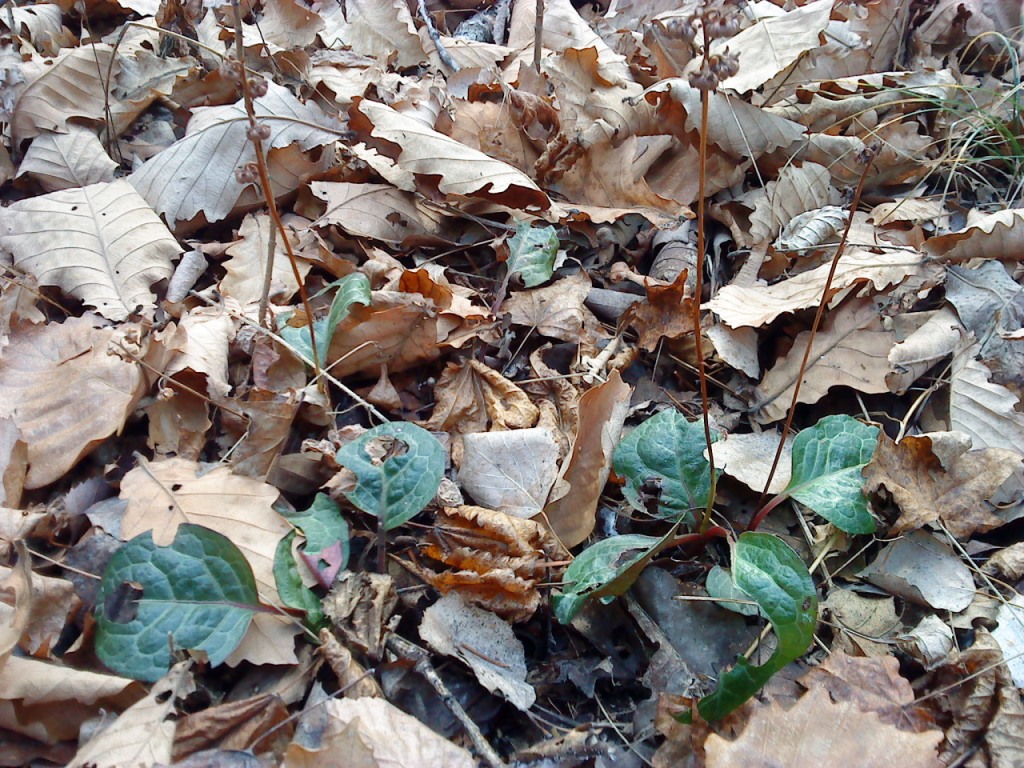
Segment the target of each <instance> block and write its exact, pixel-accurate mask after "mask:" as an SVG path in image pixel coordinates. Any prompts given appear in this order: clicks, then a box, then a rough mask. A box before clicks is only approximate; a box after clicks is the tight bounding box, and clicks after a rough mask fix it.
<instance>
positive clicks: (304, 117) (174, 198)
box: [129, 81, 338, 224]
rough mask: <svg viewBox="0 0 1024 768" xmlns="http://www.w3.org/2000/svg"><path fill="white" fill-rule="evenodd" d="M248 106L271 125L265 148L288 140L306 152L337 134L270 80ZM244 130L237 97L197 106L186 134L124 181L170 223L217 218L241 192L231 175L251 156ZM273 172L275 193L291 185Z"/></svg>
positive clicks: (292, 180) (280, 146)
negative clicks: (219, 103) (199, 216)
mask: <svg viewBox="0 0 1024 768" xmlns="http://www.w3.org/2000/svg"><path fill="white" fill-rule="evenodd" d="M253 108H254V110H255V112H256V117H257V119H258V120H259V121H260V122H262V123H263V124H265V125H267V126H269V128H270V131H271V134H270V138H269V139H267V140H266V141H265V142H263V146H264V148H265V149H267V150H269V149H284V148H286V147H289V146H291V145H293V144H296V145H298V147H299V148H301V149H303V150H310V149H313V148H314V147H322V146H326V145H328V144H331V143H333V142H334V141H335V140H336V139H337V138H338V134H337V131H336V130H335V129H336V127H337V126H336V123H335V121H334V120H332V119H330V118H328V117H327V116H325V115H324V113H323V112H321V111H320V109H319V108H318V107H316V106H314V105H312V104H304V103H302V102H300V101H299V100H298V99H296V98H295V96H293V95H292V93H291V91H289V90H288V89H287V88H285V87H283V86H280V85H277V84H275V83H274V82H272V81H271V82H270V83H269V86H268V90H267V94H266V96H263V97H261V98H259V99H256V100H255V102H254V104H253ZM247 129H248V121H247V119H246V112H245V107H244V105H243V104H242V102H240V101H239V102H236V103H235V104H229V105H225V106H221V107H199V108H196V109H195V110H193V115H192V119H191V120H189V122H188V127H187V129H186V131H185V137H184V138H183V139H181V140H180V141H178V142H177V143H175V144H174V145H173V146H171V147H168V148H167V149H166V150H164V151H163V152H161V153H160V154H158V155H157V156H156V157H153V158H151V159H150V160H148V161H146V163H145V164H144V165H143V166H142V167H141V168H139V169H138V170H137V171H135V173H133V174H132V175H131V176H130V177H129V180H130V181H131V183H132V185H133V186H134V187H135V188H136V189H137V190H138V191H139V193H140V194H141V195H142V196H143V197H145V198H146V200H147V201H149V204H150V205H152V206H153V208H154V210H156V211H157V212H158V213H160V214H162V215H163V216H165V217H166V218H167V220H168V222H170V223H172V224H173V223H174V222H176V221H188V220H191V219H192V218H194V217H195V216H196V215H197V214H199V213H203V214H204V215H205V216H206V220H207V221H219V220H220V219H223V218H224V217H225V216H227V215H228V214H229V213H230V212H231V211H232V210H233V209H234V207H235V204H236V203H237V202H238V200H239V197H240V196H241V195H242V191H243V186H242V184H240V183H239V182H238V180H237V179H236V178H235V170H236V169H237V168H239V167H241V166H243V165H245V164H246V163H250V162H255V160H256V150H255V149H254V145H253V143H252V142H251V141H249V139H248V138H247V137H246V130H247ZM324 154H325V156H326V155H330V153H329V152H325V153H324ZM278 175H279V177H280V178H275V179H272V181H275V182H276V183H275V190H274V191H275V193H276V194H284V193H285V192H289V191H291V190H293V189H295V186H296V179H295V178H288V177H286V176H284V175H282V174H278Z"/></svg>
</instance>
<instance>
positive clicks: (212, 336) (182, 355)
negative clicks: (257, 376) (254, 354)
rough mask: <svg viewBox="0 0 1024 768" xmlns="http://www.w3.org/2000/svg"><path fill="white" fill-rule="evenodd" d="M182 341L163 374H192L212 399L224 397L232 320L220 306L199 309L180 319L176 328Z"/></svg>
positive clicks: (227, 383)
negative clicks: (203, 381)
mask: <svg viewBox="0 0 1024 768" xmlns="http://www.w3.org/2000/svg"><path fill="white" fill-rule="evenodd" d="M178 328H179V329H180V330H181V331H184V334H185V342H184V343H183V344H181V345H177V347H176V351H175V353H174V354H173V355H172V357H171V359H170V360H168V361H167V364H166V367H165V368H164V374H165V375H167V376H175V375H176V374H180V373H182V372H183V371H193V372H195V373H198V374H200V375H201V376H204V377H205V378H206V388H207V391H208V392H209V393H210V395H211V396H212V397H218V396H219V397H222V398H223V397H226V396H227V395H228V393H229V392H230V391H231V384H230V382H228V344H229V342H230V341H231V340H232V339H233V338H234V336H235V321H234V319H233V318H232V317H231V314H230V313H229V312H228V311H227V310H225V309H224V308H223V307H199V308H197V309H193V310H192V311H191V312H189V313H188V314H186V315H185V317H184V318H182V320H181V323H180V324H179V325H178Z"/></svg>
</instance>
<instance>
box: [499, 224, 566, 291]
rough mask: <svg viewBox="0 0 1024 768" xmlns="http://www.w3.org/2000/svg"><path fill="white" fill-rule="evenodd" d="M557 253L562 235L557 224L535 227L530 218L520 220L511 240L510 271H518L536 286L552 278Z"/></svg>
mask: <svg viewBox="0 0 1024 768" xmlns="http://www.w3.org/2000/svg"><path fill="white" fill-rule="evenodd" d="M557 255H558V235H557V234H555V228H554V227H552V226H550V225H546V226H542V227H534V226H532V225H531V224H530V223H529V222H528V221H524V222H520V224H519V225H518V226H517V227H516V233H515V235H513V236H512V237H511V238H510V239H509V241H508V273H509V274H510V275H514V274H517V273H518V274H519V275H521V276H522V278H523V285H525V286H526V287H527V288H535V287H537V286H538V285H540V284H542V283H546V282H547V281H548V280H550V279H551V275H552V274H554V271H555V256H557Z"/></svg>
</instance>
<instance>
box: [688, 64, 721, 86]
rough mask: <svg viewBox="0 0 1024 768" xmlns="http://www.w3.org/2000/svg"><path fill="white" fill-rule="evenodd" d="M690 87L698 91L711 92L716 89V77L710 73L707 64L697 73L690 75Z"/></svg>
mask: <svg viewBox="0 0 1024 768" xmlns="http://www.w3.org/2000/svg"><path fill="white" fill-rule="evenodd" d="M689 80H690V87H691V88H696V89H697V90H698V91H713V90H715V89H716V88H717V87H718V75H716V74H715V73H714V72H712V71H711V69H710V68H709V67H708V65H707V64H705V65H704V66H702V67H701V68H700V71H699V72H691V73H690V77H689Z"/></svg>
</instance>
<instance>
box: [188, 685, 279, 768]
mask: <svg viewBox="0 0 1024 768" xmlns="http://www.w3.org/2000/svg"><path fill="white" fill-rule="evenodd" d="M288 717H289V715H288V708H287V707H286V706H285V704H284V702H283V701H282V700H281V698H280V697H279V696H276V695H274V694H271V693H262V694H257V695H255V696H250V697H249V698H247V699H242V700H240V701H229V702H225V703H223V704H217V705H215V706H212V707H209V708H208V709H204V710H202V711H201V712H193V713H190V714H187V715H185V716H184V717H182V718H181V719H180V720H178V723H177V729H176V730H175V733H174V751H173V755H172V759H173V762H174V763H177V762H178V761H180V760H182V759H184V758H185V757H187V756H188V755H191V754H193V753H195V752H199V751H200V750H204V749H218V750H244V751H248V750H252V751H253V752H255V753H256V754H260V753H265V752H268V751H269V750H270V749H271V748H272V747H273V746H274V743H273V742H274V741H275V740H276V741H278V742H279V743H281V742H282V741H283V742H285V743H286V742H288V741H290V740H291V736H292V728H291V727H289V725H290V724H289V723H286V722H285V721H286V720H288ZM279 726H280V727H279ZM271 730H273V732H274V738H273V739H271V738H264V736H269V735H270V734H269V733H268V732H269V731H271ZM281 747H282V748H283V747H284V743H281ZM211 768H212V766H211Z"/></svg>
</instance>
